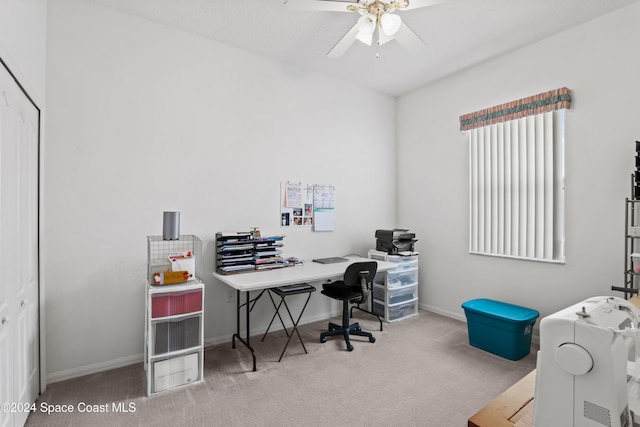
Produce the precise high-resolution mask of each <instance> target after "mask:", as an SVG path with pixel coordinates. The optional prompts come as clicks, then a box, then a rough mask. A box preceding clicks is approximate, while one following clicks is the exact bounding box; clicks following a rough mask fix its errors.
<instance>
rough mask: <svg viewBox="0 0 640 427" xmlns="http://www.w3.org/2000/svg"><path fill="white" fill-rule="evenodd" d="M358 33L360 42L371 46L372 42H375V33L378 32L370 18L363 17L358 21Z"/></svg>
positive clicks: (357, 36) (357, 37)
mask: <svg viewBox="0 0 640 427" xmlns="http://www.w3.org/2000/svg"><path fill="white" fill-rule="evenodd" d="M357 25H358V33H357V34H356V39H358V40H360V41H361V42H362V43H364V44H366V45H367V46H371V42H372V41H373V33H374V32H375V30H376V24H375V22H373V21H372V20H371V18H369V17H368V16H361V17H360V19H358V24H357Z"/></svg>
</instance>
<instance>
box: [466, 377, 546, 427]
mask: <svg viewBox="0 0 640 427" xmlns="http://www.w3.org/2000/svg"><path fill="white" fill-rule="evenodd" d="M535 384H536V370H535V369H534V370H533V371H531V372H530V373H529V374H528V375H527V376H526V377H524V378H523V379H521V380H520V381H518V382H517V383H515V384H514V385H512V386H511V387H510V388H509V389H508V390H507V391H505V392H504V393H502V394H501V395H500V396H498V397H496V398H495V399H494V400H493V401H492V402H491V403H489V404H488V405H487V406H485V407H484V408H482V409H481V410H480V411H478V412H476V414H475V415H474V416H472V417H471V418H469V424H468V426H469V427H532V426H533V393H534V390H535Z"/></svg>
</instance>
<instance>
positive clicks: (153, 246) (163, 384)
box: [144, 235, 204, 396]
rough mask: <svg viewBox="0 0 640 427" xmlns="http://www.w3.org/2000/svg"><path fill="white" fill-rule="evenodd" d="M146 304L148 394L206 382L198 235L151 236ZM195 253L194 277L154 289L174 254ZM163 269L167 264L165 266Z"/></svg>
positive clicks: (202, 288) (145, 366) (157, 286)
mask: <svg viewBox="0 0 640 427" xmlns="http://www.w3.org/2000/svg"><path fill="white" fill-rule="evenodd" d="M147 242H148V272H147V275H148V277H147V289H146V299H145V356H144V368H145V371H146V374H147V395H148V396H152V395H154V394H156V393H160V392H162V391H165V390H170V389H172V388H175V387H180V386H184V385H187V384H194V383H198V382H202V381H203V379H204V375H203V368H204V283H203V282H202V281H201V280H200V279H199V277H200V271H199V270H200V268H199V266H200V255H201V251H202V243H201V241H200V239H198V238H197V237H195V236H190V235H186V236H180V240H162V237H161V236H159V237H156V236H150V237H148V238H147ZM176 252H191V253H192V254H193V256H194V257H195V274H194V275H193V276H194V277H193V278H192V279H190V280H188V281H186V282H184V283H176V284H168V285H167V284H165V285H154V284H152V283H154V281H153V280H154V279H153V276H154V274H158V272H160V271H168V270H167V268H170V265H168V264H169V262H168V256H169V254H170V253H176ZM163 264H166V265H165V266H163Z"/></svg>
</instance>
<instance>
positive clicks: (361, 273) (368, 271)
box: [343, 261, 378, 304]
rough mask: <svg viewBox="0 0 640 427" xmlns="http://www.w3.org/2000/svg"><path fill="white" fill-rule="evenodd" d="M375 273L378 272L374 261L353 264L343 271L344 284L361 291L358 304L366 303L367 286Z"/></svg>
mask: <svg viewBox="0 0 640 427" xmlns="http://www.w3.org/2000/svg"><path fill="white" fill-rule="evenodd" d="M376 271H378V263H377V262H375V261H364V262H354V263H353V264H351V265H349V266H348V267H347V269H346V270H345V271H344V279H343V281H344V284H345V285H347V286H353V287H356V286H359V287H360V289H361V290H362V297H361V299H360V301H359V303H360V304H362V303H364V302H367V296H368V293H369V289H368V285H369V284H371V283H372V282H373V278H374V277H375V276H376Z"/></svg>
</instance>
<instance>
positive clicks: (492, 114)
mask: <svg viewBox="0 0 640 427" xmlns="http://www.w3.org/2000/svg"><path fill="white" fill-rule="evenodd" d="M570 106H571V91H570V90H569V89H567V88H566V87H563V88H561V89H556V90H550V91H549V92H544V93H540V94H538V95H534V96H530V97H528V98H522V99H519V100H517V101H512V102H507V103H506V104H502V105H497V106H495V107H491V108H485V109H484V110H480V111H476V112H475V113H469V114H464V115H462V116H460V130H462V131H464V130H469V129H475V128H479V127H483V126H488V125H492V124H494V123H500V122H506V121H509V120H515V119H519V118H521V117H527V116H532V115H534V114H540V113H546V112H548V111H553V110H560V109H562V108H569V107H570Z"/></svg>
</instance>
